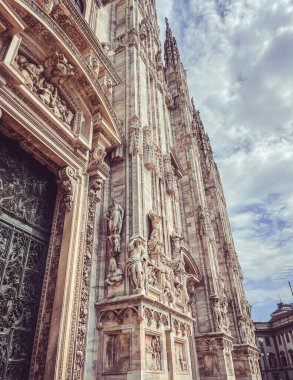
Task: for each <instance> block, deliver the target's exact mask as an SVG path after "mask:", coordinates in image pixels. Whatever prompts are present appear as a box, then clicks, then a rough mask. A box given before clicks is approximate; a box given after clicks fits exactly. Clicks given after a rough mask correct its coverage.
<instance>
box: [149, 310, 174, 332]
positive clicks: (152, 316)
mask: <svg viewBox="0 0 293 380" xmlns="http://www.w3.org/2000/svg"><path fill="white" fill-rule="evenodd" d="M143 318H144V319H145V320H146V321H147V325H148V326H152V324H153V323H155V324H156V328H157V329H158V328H160V327H161V325H163V326H165V327H167V326H169V319H168V316H167V315H166V314H164V313H161V312H159V311H157V310H153V309H151V308H149V307H144V308H143Z"/></svg>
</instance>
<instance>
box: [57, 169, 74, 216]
mask: <svg viewBox="0 0 293 380" xmlns="http://www.w3.org/2000/svg"><path fill="white" fill-rule="evenodd" d="M59 177H60V180H61V186H62V188H63V190H64V203H65V206H66V211H67V212H69V211H71V210H72V205H73V200H74V192H75V171H74V169H72V168H71V167H70V166H66V168H63V169H61V170H60V172H59Z"/></svg>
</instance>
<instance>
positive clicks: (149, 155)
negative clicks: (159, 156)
mask: <svg viewBox="0 0 293 380" xmlns="http://www.w3.org/2000/svg"><path fill="white" fill-rule="evenodd" d="M143 153H144V165H145V167H146V168H147V169H148V170H154V169H155V168H156V152H155V147H154V145H153V141H152V130H151V128H150V127H149V126H145V127H144V129H143Z"/></svg>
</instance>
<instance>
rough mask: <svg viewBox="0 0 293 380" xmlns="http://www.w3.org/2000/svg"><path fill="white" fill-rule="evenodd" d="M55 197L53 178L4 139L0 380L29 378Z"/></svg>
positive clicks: (0, 153) (0, 146)
mask: <svg viewBox="0 0 293 380" xmlns="http://www.w3.org/2000/svg"><path fill="white" fill-rule="evenodd" d="M55 197H56V185H55V179H54V176H53V175H52V173H50V172H49V170H47V169H46V168H45V167H43V166H42V165H40V164H39V163H38V162H36V161H35V160H34V159H33V158H32V157H31V156H30V155H29V154H27V153H26V152H24V151H23V150H22V149H20V148H19V147H18V145H17V143H15V142H13V141H11V140H9V139H7V138H5V137H4V136H2V135H0V380H8V379H9V380H25V379H28V376H29V375H28V373H29V366H30V359H31V353H32V347H33V341H34V333H35V327H36V320H37V314H38V308H39V301H40V293H41V289H42V283H43V274H44V268H45V263H46V257H47V251H48V242H49V238H50V232H51V225H52V217H53V209H54V203H55Z"/></svg>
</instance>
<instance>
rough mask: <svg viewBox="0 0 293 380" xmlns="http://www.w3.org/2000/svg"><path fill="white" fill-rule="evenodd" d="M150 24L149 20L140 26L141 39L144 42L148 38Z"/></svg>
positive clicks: (144, 20)
mask: <svg viewBox="0 0 293 380" xmlns="http://www.w3.org/2000/svg"><path fill="white" fill-rule="evenodd" d="M148 29H149V27H148V22H147V19H143V20H142V21H141V23H140V26H139V37H140V39H141V40H142V41H144V40H145V39H146V38H147V36H148Z"/></svg>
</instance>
